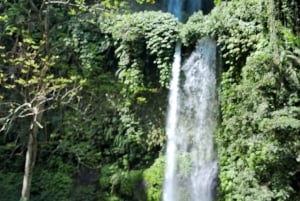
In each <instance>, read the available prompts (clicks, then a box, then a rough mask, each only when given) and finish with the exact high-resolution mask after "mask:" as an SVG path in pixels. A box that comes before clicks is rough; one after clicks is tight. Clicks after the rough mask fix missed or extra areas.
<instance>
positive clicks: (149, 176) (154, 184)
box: [143, 157, 165, 201]
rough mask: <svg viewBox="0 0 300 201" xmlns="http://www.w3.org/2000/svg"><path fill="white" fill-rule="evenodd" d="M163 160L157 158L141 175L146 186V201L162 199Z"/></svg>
mask: <svg viewBox="0 0 300 201" xmlns="http://www.w3.org/2000/svg"><path fill="white" fill-rule="evenodd" d="M164 160H165V158H164V157H159V158H157V159H156V160H155V162H154V164H153V165H152V166H151V167H150V168H148V169H146V170H145V171H144V173H143V177H144V182H145V186H146V195H147V201H159V200H161V198H162V188H163V180H164V168H165V161H164Z"/></svg>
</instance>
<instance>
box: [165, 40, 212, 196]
mask: <svg viewBox="0 0 300 201" xmlns="http://www.w3.org/2000/svg"><path fill="white" fill-rule="evenodd" d="M177 56H178V55H176V54H175V59H174V65H173V79H172V82H171V89H170V100H169V104H170V105H169V114H168V122H167V135H168V144H167V162H166V171H165V183H164V193H163V200H164V201H212V200H213V198H214V190H215V187H216V177H217V172H218V170H217V158H216V153H215V150H214V141H213V135H214V133H215V131H216V123H217V115H216V114H217V111H216V110H217V109H216V108H217V104H218V103H217V102H218V101H217V93H216V45H215V42H214V41H213V40H211V39H208V38H204V39H202V40H200V41H199V42H198V44H197V47H196V50H195V51H194V52H193V53H192V55H191V56H190V57H189V58H188V60H187V61H186V63H185V64H184V65H183V67H182V71H183V73H184V82H183V83H182V84H181V86H179V74H180V69H179V68H180V58H177ZM178 57H179V56H178Z"/></svg>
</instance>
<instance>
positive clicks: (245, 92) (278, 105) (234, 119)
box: [217, 45, 300, 201]
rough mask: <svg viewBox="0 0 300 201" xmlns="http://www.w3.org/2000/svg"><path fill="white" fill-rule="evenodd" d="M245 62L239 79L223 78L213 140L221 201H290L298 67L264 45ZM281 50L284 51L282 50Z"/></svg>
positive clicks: (227, 75)
mask: <svg viewBox="0 0 300 201" xmlns="http://www.w3.org/2000/svg"><path fill="white" fill-rule="evenodd" d="M260 47H261V48H260V49H258V50H257V51H256V52H255V53H253V54H252V55H251V56H250V57H248V59H247V62H246V65H245V66H244V67H243V69H242V74H241V80H240V81H239V80H237V79H236V77H235V76H234V75H233V74H232V69H230V70H229V71H228V72H226V73H224V76H223V80H222V95H221V96H222V100H223V101H222V108H221V109H222V117H223V122H222V128H221V130H220V132H219V134H218V136H217V142H218V147H219V154H220V180H221V189H222V191H223V193H224V199H225V200H261V201H263V200H280V201H283V200H295V196H297V194H296V192H297V190H296V189H295V188H293V187H292V186H291V183H292V181H293V180H294V178H293V177H294V175H295V174H296V173H297V169H298V167H299V163H298V162H297V160H296V159H297V157H298V151H296V150H297V149H298V148H299V144H298V143H295V142H297V141H299V137H300V136H299V128H300V127H299V125H300V124H299V109H298V106H297V105H298V103H299V99H298V98H299V97H298V96H299V95H298V94H299V79H300V77H299V72H298V68H299V65H298V64H295V63H293V64H292V63H291V61H290V60H289V59H288V57H287V56H285V54H284V50H283V51H282V53H281V56H282V59H281V63H280V65H279V66H276V65H275V64H274V63H273V55H272V51H270V50H271V48H270V47H269V46H265V47H264V46H263V45H260ZM283 48H284V47H283Z"/></svg>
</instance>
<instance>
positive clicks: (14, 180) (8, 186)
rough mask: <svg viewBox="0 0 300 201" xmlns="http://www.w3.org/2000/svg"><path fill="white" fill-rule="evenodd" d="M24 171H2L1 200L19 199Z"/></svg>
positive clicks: (0, 181) (0, 177)
mask: <svg viewBox="0 0 300 201" xmlns="http://www.w3.org/2000/svg"><path fill="white" fill-rule="evenodd" d="M20 178H22V173H15V172H4V171H0V192H1V193H2V195H1V196H0V200H1V201H13V200H19V198H20V194H21V186H22V180H21V179H20Z"/></svg>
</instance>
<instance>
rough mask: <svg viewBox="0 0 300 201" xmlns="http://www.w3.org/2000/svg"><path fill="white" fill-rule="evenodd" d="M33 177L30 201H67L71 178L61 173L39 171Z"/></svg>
mask: <svg viewBox="0 0 300 201" xmlns="http://www.w3.org/2000/svg"><path fill="white" fill-rule="evenodd" d="M39 173H40V174H36V175H35V177H34V181H33V183H34V186H33V188H32V199H31V200H33V201H34V200H36V201H38V200H44V201H50V200H62V201H69V194H70V190H71V187H72V178H71V176H70V175H69V174H66V173H62V172H49V171H47V170H44V171H40V172H39Z"/></svg>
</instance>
